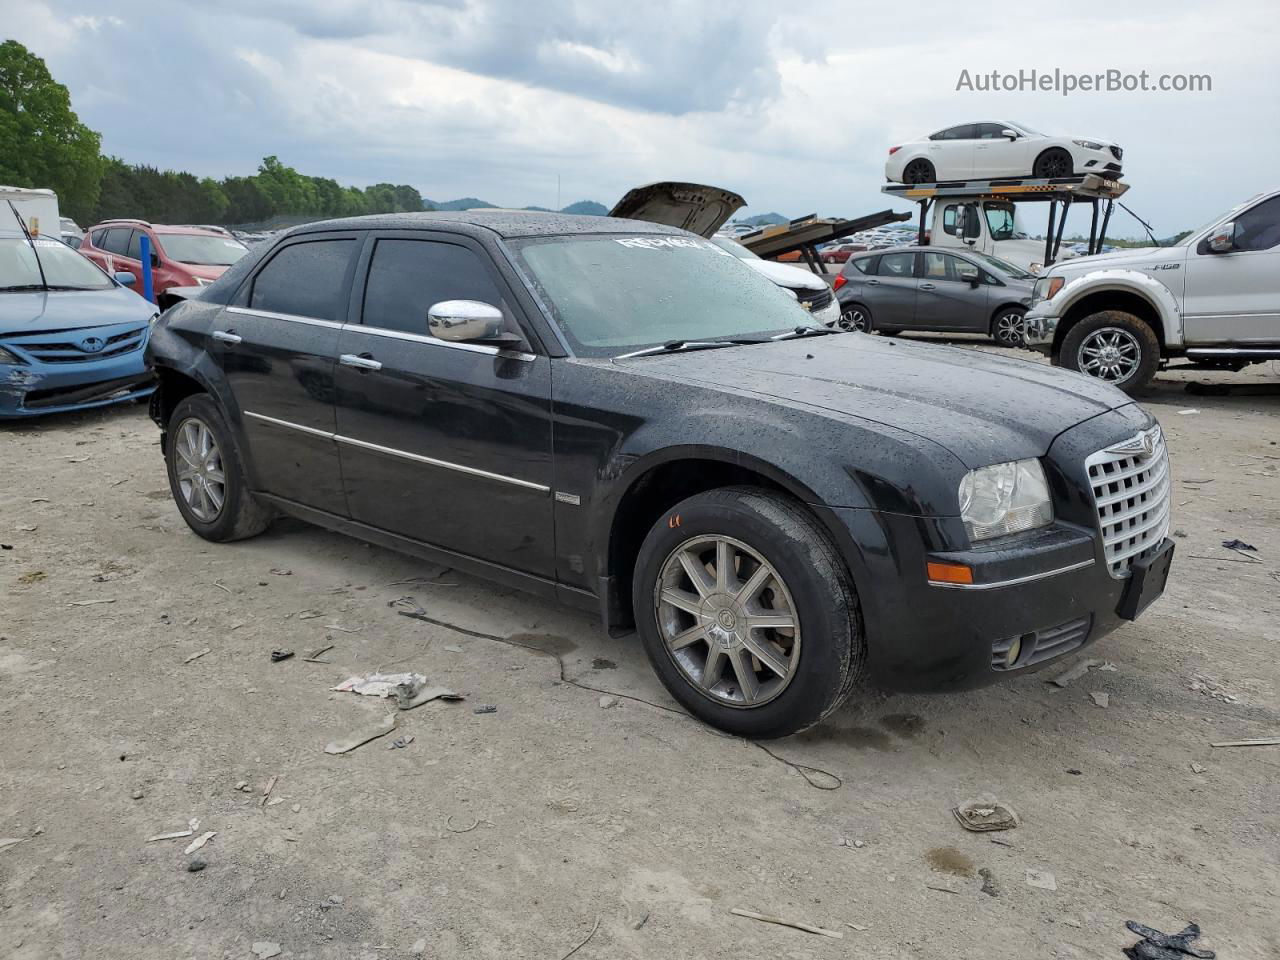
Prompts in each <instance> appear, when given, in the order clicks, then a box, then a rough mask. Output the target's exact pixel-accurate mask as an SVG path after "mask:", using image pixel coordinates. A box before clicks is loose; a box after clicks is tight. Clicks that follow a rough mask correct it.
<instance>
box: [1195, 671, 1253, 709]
mask: <svg viewBox="0 0 1280 960" xmlns="http://www.w3.org/2000/svg"><path fill="white" fill-rule="evenodd" d="M1187 689H1188V690H1190V691H1191V692H1192V693H1202V694H1204V695H1205V696H1206V697H1212V698H1213V699H1214V700H1217V701H1219V702H1220V703H1239V702H1240V698H1239V697H1237V696H1236V695H1235V694H1234V693H1228V692H1227V687H1226V684H1225V683H1224V682H1223V681H1221V680H1219V679H1218V678H1217V677H1211V676H1209V675H1208V674H1203V673H1196V674H1192V676H1191V680H1190V682H1188V684H1187Z"/></svg>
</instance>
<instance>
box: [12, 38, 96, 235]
mask: <svg viewBox="0 0 1280 960" xmlns="http://www.w3.org/2000/svg"><path fill="white" fill-rule="evenodd" d="M100 145H101V137H99V135H98V134H97V133H96V132H94V131H93V130H90V129H89V128H88V127H86V126H85V125H84V124H83V123H81V122H80V118H79V117H77V116H76V115H75V113H74V112H73V111H72V109H71V95H70V94H69V93H68V92H67V88H66V87H64V86H63V85H62V84H60V83H57V82H56V81H55V80H54V79H53V77H52V75H51V74H50V73H49V68H48V67H46V66H45V63H44V61H43V60H42V59H40V58H39V57H37V56H36V55H35V54H33V53H32V52H31V51H29V50H28V49H27V48H26V47H24V46H23V45H22V44H20V43H18V42H17V41H16V40H6V41H4V43H0V183H6V184H9V185H11V186H16V187H48V188H50V189H52V190H53V191H54V192H55V193H57V195H58V202H59V206H60V209H61V210H62V212H63V213H64V214H65V215H66V216H69V217H73V218H75V219H76V220H78V221H80V222H82V223H84V222H87V221H89V220H90V219H91V217H92V214H93V212H94V207H95V205H96V204H97V202H98V191H99V188H100V186H101V181H102V171H103V161H102V158H101V157H99V155H98V150H99V147H100Z"/></svg>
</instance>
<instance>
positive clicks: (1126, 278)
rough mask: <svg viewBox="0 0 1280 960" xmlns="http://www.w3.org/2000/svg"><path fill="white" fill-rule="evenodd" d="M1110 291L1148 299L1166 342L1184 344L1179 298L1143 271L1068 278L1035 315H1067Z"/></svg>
mask: <svg viewBox="0 0 1280 960" xmlns="http://www.w3.org/2000/svg"><path fill="white" fill-rule="evenodd" d="M1110 290H1117V291H1123V292H1125V293H1132V294H1135V295H1137V296H1139V297H1142V298H1143V299H1144V300H1146V301H1147V302H1148V303H1149V304H1151V306H1152V308H1153V309H1154V310H1155V311H1156V313H1158V314H1159V316H1160V321H1161V323H1162V324H1163V326H1164V332H1165V343H1166V344H1167V345H1168V346H1175V347H1176V346H1181V345H1182V311H1181V310H1179V309H1178V300H1177V298H1176V297H1175V296H1174V295H1173V293H1172V292H1170V290H1169V288H1168V287H1166V286H1165V285H1164V284H1163V283H1161V282H1160V281H1159V280H1157V279H1155V278H1154V277H1152V276H1150V275H1148V274H1145V273H1143V272H1142V271H1140V270H1121V269H1115V270H1095V271H1092V272H1090V273H1086V274H1083V275H1081V276H1079V277H1076V278H1075V279H1074V280H1068V281H1067V282H1066V283H1065V284H1064V285H1063V287H1062V289H1061V290H1059V291H1058V293H1057V295H1056V296H1054V297H1053V298H1052V299H1051V300H1045V301H1042V302H1041V303H1038V304H1036V307H1035V309H1034V310H1033V311H1032V314H1033V315H1034V316H1036V317H1058V318H1061V317H1065V316H1066V315H1067V314H1068V313H1070V311H1071V309H1072V307H1074V306H1075V305H1076V304H1078V303H1079V302H1080V301H1081V300H1083V299H1084V298H1085V297H1089V296H1092V295H1094V294H1097V293H1106V292H1107V291H1110Z"/></svg>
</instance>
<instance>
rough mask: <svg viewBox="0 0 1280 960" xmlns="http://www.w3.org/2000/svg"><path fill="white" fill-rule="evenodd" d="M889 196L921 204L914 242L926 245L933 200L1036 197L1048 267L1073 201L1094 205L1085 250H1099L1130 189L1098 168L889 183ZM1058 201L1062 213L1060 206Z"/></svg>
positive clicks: (1024, 199)
mask: <svg viewBox="0 0 1280 960" xmlns="http://www.w3.org/2000/svg"><path fill="white" fill-rule="evenodd" d="M880 189H881V192H882V193H887V194H888V195H889V196H891V197H901V198H902V199H904V200H912V201H914V202H916V203H918V204H920V229H919V233H918V236H917V242H918V243H919V244H920V245H921V246H924V245H925V244H926V243H927V238H926V236H925V230H926V224H927V223H928V215H929V209H930V207H931V206H932V205H933V202H934V201H935V200H939V199H943V198H947V199H958V198H963V199H965V200H975V201H982V200H1007V201H1011V202H1016V203H1027V202H1031V201H1038V202H1042V203H1048V204H1049V224H1048V227H1047V228H1046V229H1045V234H1044V265H1045V268H1046V269H1047V268H1048V267H1049V265H1050V264H1051V263H1053V262H1054V261H1055V260H1057V259H1058V250H1059V248H1061V246H1062V234H1063V232H1064V231H1065V229H1066V226H1067V212H1068V211H1069V210H1070V209H1071V204H1073V203H1083V202H1087V203H1089V204H1091V205H1092V206H1093V220H1092V222H1091V223H1090V225H1089V244H1088V254H1095V253H1101V252H1102V245H1103V243H1104V241H1105V240H1106V236H1107V226H1108V224H1110V222H1111V211H1112V209H1113V207H1114V206H1115V202H1116V200H1117V199H1119V198H1120V197H1121V196H1123V195H1124V193H1125V191H1126V190H1128V189H1129V185H1128V184H1127V183H1121V182H1120V181H1119V180H1111V179H1109V178H1107V177H1102V176H1099V175H1098V174H1096V173H1086V174H1084V175H1082V176H1075V177H1051V178H1030V177H1027V178H1022V177H1002V178H1000V179H999V180H948V181H945V182H940V183H887V184H885V185H884V186H883V187H881V188H880ZM1059 204H1061V205H1062V212H1061V216H1059V215H1058V205H1059Z"/></svg>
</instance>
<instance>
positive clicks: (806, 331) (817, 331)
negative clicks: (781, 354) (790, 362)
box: [770, 327, 844, 340]
mask: <svg viewBox="0 0 1280 960" xmlns="http://www.w3.org/2000/svg"><path fill="white" fill-rule="evenodd" d="M843 332H844V331H843V330H833V329H832V328H831V327H796V328H795V329H794V330H788V331H787V332H786V333H780V334H778V335H777V336H775V337H771V338H770V339H773V340H798V339H799V338H800V337H825V336H826V335H827V334H830V333H843Z"/></svg>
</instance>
